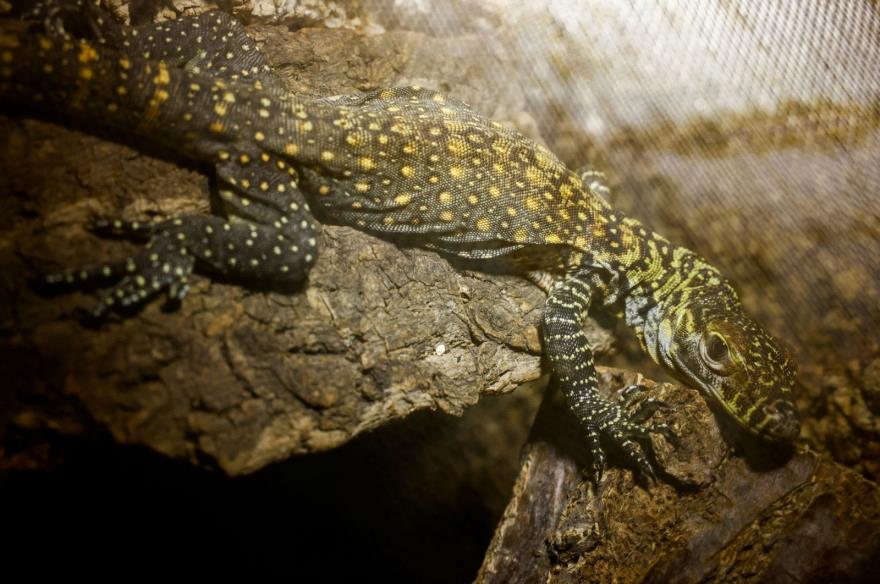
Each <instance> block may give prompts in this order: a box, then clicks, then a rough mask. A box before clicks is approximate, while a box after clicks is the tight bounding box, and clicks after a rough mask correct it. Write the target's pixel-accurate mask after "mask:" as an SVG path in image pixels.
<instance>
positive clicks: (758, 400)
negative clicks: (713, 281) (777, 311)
mask: <svg viewBox="0 0 880 584" xmlns="http://www.w3.org/2000/svg"><path fill="white" fill-rule="evenodd" d="M687 296H690V297H689V298H682V299H681V300H682V302H681V303H680V304H679V308H678V309H676V310H674V311H671V314H668V316H667V317H666V318H664V319H663V322H661V326H660V331H661V332H660V334H659V335H658V350H659V353H660V356H661V358H662V361H663V362H665V364H666V366H667V367H669V368H670V369H671V370H672V373H673V374H675V375H676V377H679V378H680V379H682V380H683V381H685V382H687V383H688V384H690V385H693V386H696V388H697V389H700V390H702V392H703V393H704V394H706V395H708V396H709V399H710V400H712V401H713V402H715V403H716V404H718V405H719V406H721V407H722V408H723V409H724V410H725V411H726V412H727V413H728V414H729V415H731V416H732V417H733V418H734V419H735V420H736V422H737V423H738V424H739V425H740V426H742V427H743V428H745V429H747V430H749V431H750V432H751V433H753V434H755V435H757V436H759V437H761V438H764V439H766V440H770V441H785V442H790V441H793V440H794V439H795V438H797V436H798V434H799V432H800V421H799V420H798V415H797V408H796V407H795V404H794V401H793V399H792V394H791V388H792V386H793V385H794V382H795V379H796V377H797V370H796V367H795V364H794V361H793V360H792V358H791V356H790V354H789V352H788V351H787V350H786V349H785V347H783V346H782V345H781V344H780V343H779V342H778V341H777V340H776V339H774V338H773V337H772V336H771V335H770V334H769V333H768V332H767V331H766V330H765V329H764V328H763V327H762V326H761V325H760V324H758V323H757V322H755V320H754V319H752V318H751V317H750V316H749V315H748V314H746V312H745V311H744V310H743V308H742V306H741V305H740V302H739V299H738V298H737V297H736V294H735V293H734V292H733V289H732V288H730V287H729V286H728V285H721V286H711V287H707V288H702V289H700V290H696V291H693V294H689V295H687Z"/></svg>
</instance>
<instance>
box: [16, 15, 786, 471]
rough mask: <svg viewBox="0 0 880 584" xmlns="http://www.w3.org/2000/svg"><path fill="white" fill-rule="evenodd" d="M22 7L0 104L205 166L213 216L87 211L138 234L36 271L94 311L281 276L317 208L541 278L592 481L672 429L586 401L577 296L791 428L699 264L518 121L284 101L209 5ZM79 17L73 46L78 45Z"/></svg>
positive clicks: (768, 355) (559, 372) (772, 424)
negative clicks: (106, 259)
mask: <svg viewBox="0 0 880 584" xmlns="http://www.w3.org/2000/svg"><path fill="white" fill-rule="evenodd" d="M38 13H39V14H40V19H39V20H38V21H36V22H35V23H34V25H33V26H31V27H30V28H26V27H24V26H22V25H21V24H16V26H15V27H12V26H5V27H4V28H2V29H0V104H2V106H3V108H4V111H5V112H13V111H14V112H15V113H23V114H26V115H37V116H40V117H48V118H49V119H52V120H57V121H61V122H62V123H65V124H69V125H73V126H75V127H78V128H81V129H84V130H86V131H90V132H99V133H101V134H103V135H111V136H114V137H120V138H124V139H125V140H126V141H128V142H131V143H133V144H135V145H143V144H152V145H158V146H161V147H162V148H163V149H165V150H166V151H167V150H172V151H173V152H175V153H177V154H179V155H180V156H183V157H186V158H188V159H190V160H193V161H196V162H198V163H201V164H204V165H205V166H206V167H207V168H208V169H210V170H212V171H213V172H214V173H215V175H216V180H217V184H218V192H219V196H220V199H221V201H222V202H223V204H224V206H225V211H226V216H225V217H220V216H215V215H185V216H180V217H174V218H169V219H167V220H165V221H162V222H158V223H153V224H143V223H141V224H138V223H129V222H123V221H109V222H104V223H103V228H104V229H105V230H109V231H112V232H117V233H139V234H141V235H146V236H147V237H148V239H149V242H148V243H147V244H146V246H145V247H144V248H143V249H142V250H141V251H140V252H138V253H135V254H134V255H132V256H131V257H128V258H126V259H124V260H122V261H119V262H116V263H112V264H109V265H93V266H88V267H84V268H77V269H71V270H67V271H64V272H63V273H60V274H55V275H52V276H49V277H48V280H49V281H50V282H59V283H65V282H66V283H68V284H70V283H73V284H76V283H78V282H86V281H93V280H97V279H103V280H106V281H107V284H108V285H110V284H114V283H115V286H114V287H113V288H112V290H111V291H110V293H109V294H107V296H106V297H105V298H104V300H103V302H102V303H101V304H100V305H99V306H98V307H97V309H96V310H95V312H96V314H97V315H100V314H102V313H104V312H106V311H107V310H112V309H116V308H118V307H124V306H132V305H137V304H139V303H142V302H145V301H146V300H147V299H148V298H150V297H152V296H154V295H155V294H156V293H158V292H159V291H162V290H164V291H167V292H168V293H169V294H170V295H171V296H172V297H176V298H182V297H183V296H184V295H185V294H186V291H187V281H188V278H189V276H190V274H191V273H192V271H193V270H194V269H195V268H198V267H206V268H210V269H211V270H212V271H213V272H219V273H221V274H225V275H230V276H235V277H238V278H250V279H259V280H261V281H264V282H291V281H298V280H302V279H304V278H305V277H306V275H307V273H308V271H309V269H310V268H311V266H312V265H313V264H314V263H315V260H316V258H317V257H318V244H317V234H318V227H317V226H316V223H315V218H314V217H317V218H318V219H320V220H321V221H324V222H329V223H336V224H342V225H349V226H352V227H355V228H357V229H360V230H363V231H366V232H369V233H372V234H375V235H377V236H380V237H385V238H391V239H393V240H394V241H397V242H401V243H403V244H406V245H417V246H422V247H426V248H429V249H433V250H437V251H438V252H441V253H444V254H448V255H452V256H460V257H464V258H468V259H470V260H475V261H477V262H479V261H483V260H493V264H496V265H497V264H499V263H500V262H503V265H505V266H506V267H507V268H508V269H509V270H511V271H515V272H517V273H522V274H524V275H529V274H531V275H532V276H533V277H534V274H536V273H537V274H541V279H542V281H543V282H549V283H550V284H549V286H548V287H549V296H548V298H547V303H546V306H545V309H544V316H543V340H544V350H545V352H546V355H547V357H548V358H549V361H550V363H551V364H552V368H553V372H554V374H555V375H556V378H557V380H558V383H559V385H560V387H561V390H562V392H563V394H564V395H565V398H566V400H567V403H568V405H569V406H570V408H571V409H572V411H573V412H574V413H575V415H576V416H577V418H578V419H579V420H580V421H581V422H582V424H583V428H584V429H585V431H586V436H587V440H588V445H589V447H590V450H591V453H592V458H593V464H594V470H595V474H596V479H597V480H598V478H599V477H600V476H601V473H602V470H603V468H604V454H603V442H604V443H605V444H608V443H613V444H615V445H616V446H617V447H618V448H619V449H620V450H622V451H623V452H624V453H625V454H626V456H628V457H629V458H630V459H631V461H632V462H633V463H635V464H636V465H637V467H638V468H639V469H641V471H643V472H644V473H646V474H647V475H650V476H653V471H652V467H651V464H650V463H649V462H648V457H647V456H646V452H647V448H648V445H647V439H648V437H649V435H650V433H652V432H658V433H662V434H664V435H666V436H667V438H669V439H672V440H674V438H675V436H674V435H673V434H672V433H671V431H670V429H669V428H667V427H665V426H664V425H662V424H656V423H655V424H653V425H652V424H648V425H644V426H643V425H642V424H643V422H646V420H647V418H649V417H650V414H651V413H652V411H653V409H655V408H654V407H653V406H654V405H656V402H650V401H648V402H647V405H646V407H644V408H636V410H637V411H635V412H631V409H632V408H630V407H627V404H626V403H624V404H623V405H621V404H618V403H614V402H612V401H609V400H607V399H605V398H604V397H602V396H601V395H600V394H599V393H598V390H597V383H598V382H597V377H596V372H595V370H594V367H593V357H592V353H591V350H590V346H589V343H588V342H587V338H586V336H585V334H584V332H583V325H584V319H585V318H586V314H587V311H588V309H589V307H590V305H591V304H593V303H595V302H601V303H603V304H605V305H607V306H608V307H610V308H611V309H612V310H616V311H617V312H618V314H619V315H620V316H622V318H624V319H625V321H626V323H627V324H628V325H630V326H631V327H633V329H634V330H635V332H636V335H637V336H638V339H639V341H640V342H641V344H642V346H643V347H644V349H645V350H646V351H647V352H648V354H649V355H650V356H651V357H652V358H653V359H654V360H655V361H656V362H657V363H659V364H661V365H663V366H664V367H666V368H667V369H668V370H669V371H670V372H671V373H672V374H674V375H675V376H676V377H678V378H679V379H681V380H683V381H684V382H685V383H687V384H689V385H691V386H694V387H696V388H698V389H700V390H701V391H702V392H703V393H704V394H705V395H706V396H707V398H708V399H709V400H710V401H711V402H714V403H716V404H717V405H720V406H721V408H722V409H723V410H724V411H726V412H727V413H728V414H729V416H730V417H732V419H734V420H735V421H736V422H737V423H738V424H739V425H740V426H742V427H743V428H745V429H747V430H749V431H750V432H751V433H753V434H756V435H758V436H761V437H763V438H766V439H769V440H776V441H791V440H793V439H794V438H795V437H796V436H797V435H798V432H799V422H798V418H797V414H796V410H795V406H794V404H793V401H792V397H791V388H792V385H793V383H794V379H795V367H794V364H793V362H792V360H791V358H790V357H789V356H788V354H787V353H786V351H785V350H784V349H783V348H782V347H781V346H780V345H779V344H778V343H777V342H776V341H775V340H774V339H773V338H771V337H770V336H769V335H768V333H767V332H765V330H764V329H763V328H762V327H761V326H760V325H759V324H757V323H756V322H755V321H754V320H753V319H752V318H750V317H749V316H748V315H746V314H745V312H744V311H743V308H742V307H741V305H740V302H739V299H738V298H737V295H736V292H735V291H734V289H733V288H732V287H731V285H730V283H729V282H728V281H727V280H725V279H724V277H723V276H721V274H720V273H719V272H718V270H716V269H715V268H714V267H712V266H711V265H709V263H707V262H706V261H705V260H704V259H703V258H701V257H699V256H697V255H696V254H694V253H693V252H691V251H689V250H687V249H685V248H683V247H679V246H676V245H674V244H672V243H670V242H669V241H667V240H666V239H664V238H663V237H662V236H660V235H658V234H656V233H654V232H652V231H650V230H649V229H647V228H646V227H644V226H643V225H642V224H641V223H639V222H638V221H636V220H635V219H632V218H630V217H627V216H625V215H623V214H622V213H620V212H618V211H615V210H614V209H612V208H611V207H610V206H609V205H608V204H607V203H606V201H605V200H604V198H603V197H602V196H601V193H602V192H603V190H604V187H603V186H602V185H601V183H600V182H599V181H598V180H594V179H593V178H588V179H586V180H582V178H581V177H580V176H579V175H577V174H576V173H574V172H572V171H571V170H569V169H568V168H566V167H565V166H564V165H563V164H562V163H561V162H560V161H559V159H558V158H556V157H555V156H554V155H553V154H552V153H550V152H549V151H548V150H547V149H545V148H544V147H542V146H541V145H539V144H536V143H535V142H533V141H532V140H529V139H528V138H525V137H524V136H522V135H521V134H519V133H518V132H516V131H514V130H511V129H508V128H506V127H504V126H502V125H500V124H498V123H495V122H491V121H489V120H486V119H485V118H483V117H482V116H481V115H479V114H478V113H476V112H474V111H473V110H471V109H470V108H468V107H467V106H466V105H464V104H462V103H460V102H457V101H455V100H452V99H450V98H447V97H444V96H443V95H441V94H439V93H436V92H434V91H429V90H424V89H419V88H405V89H384V90H380V91H374V92H371V93H367V94H364V95H353V96H342V97H334V98H324V99H314V98H309V97H304V96H301V95H297V94H294V93H291V92H290V91H288V90H285V88H284V84H283V83H282V81H281V80H280V79H279V78H278V77H276V75H275V74H274V73H273V72H272V71H271V70H270V69H269V67H268V66H267V64H266V61H265V59H264V57H263V56H262V55H261V53H260V52H259V51H258V50H257V48H256V46H255V43H254V41H253V40H252V39H251V38H249V37H248V36H247V35H246V34H245V32H244V29H243V27H242V26H241V24H240V23H238V22H237V21H235V20H234V19H232V18H231V17H229V16H227V15H225V14H223V13H218V12H211V13H206V14H202V15H201V16H198V17H191V18H181V19H178V20H176V21H174V22H170V23H165V24H159V25H148V26H143V27H137V28H126V27H122V26H120V25H119V24H117V23H116V22H115V21H114V20H113V19H112V18H109V17H108V16H107V15H106V14H105V13H102V12H100V11H99V10H98V9H96V8H95V7H93V6H92V5H91V0H90V1H89V3H87V4H84V3H83V0H80V1H79V2H73V3H70V2H64V1H63V0H56V1H55V2H48V3H44V4H41V5H40V6H39V8H38ZM82 21H85V25H84V26H82V25H83V22H82ZM70 23H72V24H73V25H77V24H78V25H81V26H79V27H78V28H77V27H75V26H68V25H69V24H70ZM35 28H36V29H38V30H33V29H35ZM81 30H85V32H82V33H81V34H80V35H79V36H83V37H86V38H77V35H76V32H79V31H81ZM72 31H73V32H72ZM313 214H314V217H313Z"/></svg>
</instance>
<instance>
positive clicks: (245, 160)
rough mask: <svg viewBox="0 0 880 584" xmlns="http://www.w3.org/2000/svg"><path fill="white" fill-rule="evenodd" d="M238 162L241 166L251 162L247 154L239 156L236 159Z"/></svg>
mask: <svg viewBox="0 0 880 584" xmlns="http://www.w3.org/2000/svg"><path fill="white" fill-rule="evenodd" d="M238 160H239V162H241V163H242V164H247V163H248V162H250V161H251V157H250V156H248V155H247V154H242V155H241V156H239V157H238Z"/></svg>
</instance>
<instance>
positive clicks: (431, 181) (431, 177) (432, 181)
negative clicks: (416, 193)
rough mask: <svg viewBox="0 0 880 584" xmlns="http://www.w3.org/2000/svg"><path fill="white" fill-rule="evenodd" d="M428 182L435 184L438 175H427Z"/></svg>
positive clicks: (438, 179)
mask: <svg viewBox="0 0 880 584" xmlns="http://www.w3.org/2000/svg"><path fill="white" fill-rule="evenodd" d="M428 182H429V183H431V184H436V183H438V182H440V177H438V176H430V177H428Z"/></svg>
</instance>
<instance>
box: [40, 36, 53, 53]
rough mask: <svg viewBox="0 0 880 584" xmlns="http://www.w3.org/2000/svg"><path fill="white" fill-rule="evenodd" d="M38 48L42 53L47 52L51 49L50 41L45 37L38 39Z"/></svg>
mask: <svg viewBox="0 0 880 584" xmlns="http://www.w3.org/2000/svg"><path fill="white" fill-rule="evenodd" d="M40 48H41V49H43V50H44V51H48V50H49V49H51V48H52V41H51V40H49V39H48V38H46V37H40Z"/></svg>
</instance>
